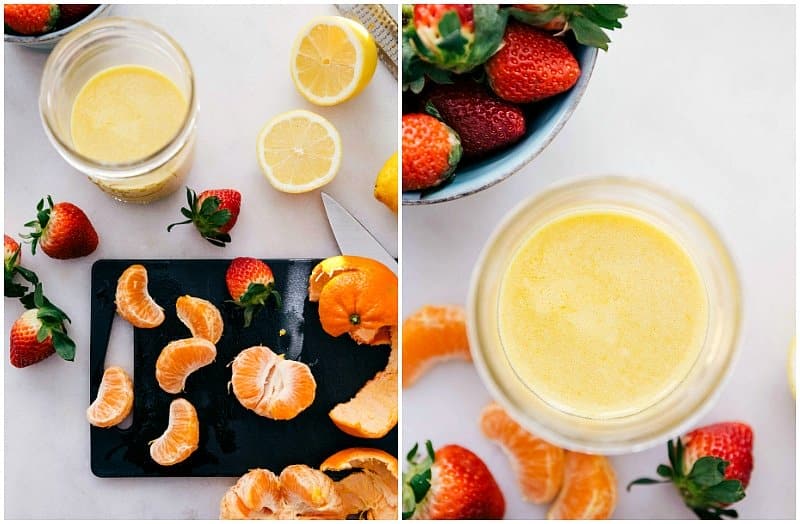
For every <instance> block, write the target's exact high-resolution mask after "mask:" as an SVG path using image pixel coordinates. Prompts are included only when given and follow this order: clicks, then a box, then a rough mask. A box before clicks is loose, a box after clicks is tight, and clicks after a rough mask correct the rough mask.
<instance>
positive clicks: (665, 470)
mask: <svg viewBox="0 0 800 524" xmlns="http://www.w3.org/2000/svg"><path fill="white" fill-rule="evenodd" d="M656 473H658V474H659V475H661V476H662V477H664V478H668V479H671V478H672V477H673V472H672V468H671V467H669V466H667V465H665V464H660V465H659V466H658V467H657V468H656Z"/></svg>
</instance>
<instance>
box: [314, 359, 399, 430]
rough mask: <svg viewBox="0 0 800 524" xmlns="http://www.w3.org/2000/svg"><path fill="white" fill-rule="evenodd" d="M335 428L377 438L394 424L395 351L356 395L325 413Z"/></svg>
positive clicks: (395, 419)
mask: <svg viewBox="0 0 800 524" xmlns="http://www.w3.org/2000/svg"><path fill="white" fill-rule="evenodd" d="M328 416H329V417H330V418H331V420H332V421H333V423H334V424H336V427H338V428H339V429H341V430H342V431H344V432H345V433H347V434H348V435H353V436H354V437H362V438H381V437H383V436H385V435H386V434H387V433H389V431H391V430H392V428H393V427H395V426H396V425H397V349H396V347H395V348H392V352H391V353H390V354H389V362H388V364H387V366H386V369H384V370H383V371H379V372H378V373H377V374H376V375H375V377H373V378H372V379H371V380H369V381H368V382H367V383H366V384H364V386H363V387H362V388H361V389H360V390H358V392H357V393H356V395H355V396H354V397H353V398H352V399H350V400H348V401H347V402H343V403H341V404H337V405H336V406H335V407H334V408H333V409H332V410H331V411H330V413H328Z"/></svg>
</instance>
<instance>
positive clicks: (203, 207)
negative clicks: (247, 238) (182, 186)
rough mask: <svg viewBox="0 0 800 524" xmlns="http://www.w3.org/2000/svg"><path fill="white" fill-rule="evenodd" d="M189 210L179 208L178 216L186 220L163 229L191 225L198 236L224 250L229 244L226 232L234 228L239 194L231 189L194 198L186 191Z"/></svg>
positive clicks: (237, 214) (194, 196) (240, 195)
mask: <svg viewBox="0 0 800 524" xmlns="http://www.w3.org/2000/svg"><path fill="white" fill-rule="evenodd" d="M186 199H187V200H188V202H189V207H188V208H186V207H182V208H181V213H182V214H183V216H185V217H186V218H188V220H184V221H183V222H176V223H174V224H170V225H169V226H168V227H167V231H172V228H173V227H175V226H178V225H181V224H194V225H195V227H196V228H197V231H199V232H200V236H202V237H203V238H205V239H206V240H208V241H209V242H211V243H212V244H214V245H215V246H217V247H225V244H226V243H228V242H230V241H231V237H230V235H229V234H228V232H229V231H230V230H231V229H232V228H233V226H235V225H236V220H237V219H238V218H239V208H240V206H241V204H242V194H241V193H239V192H238V191H236V190H234V189H207V190H205V191H203V192H202V193H200V196H199V197H198V196H197V194H196V193H195V192H194V191H193V190H191V189H189V188H188V187H187V188H186Z"/></svg>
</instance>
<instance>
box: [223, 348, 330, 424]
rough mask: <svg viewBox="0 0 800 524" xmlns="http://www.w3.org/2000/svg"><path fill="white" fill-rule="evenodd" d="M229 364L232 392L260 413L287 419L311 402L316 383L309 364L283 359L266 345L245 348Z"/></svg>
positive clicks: (264, 415)
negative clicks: (230, 367)
mask: <svg viewBox="0 0 800 524" xmlns="http://www.w3.org/2000/svg"><path fill="white" fill-rule="evenodd" d="M232 368H233V370H232V377H231V385H232V386H233V393H234V395H236V398H237V399H238V400H239V402H240V403H241V404H242V406H244V407H246V408H247V409H249V410H251V411H254V412H255V413H257V414H259V415H261V416H262V417H267V418H271V419H275V420H289V419H292V418H294V417H296V416H297V415H298V414H299V413H300V412H301V411H303V410H304V409H306V408H307V407H308V406H310V405H311V404H312V402H314V397H315V395H316V391H317V383H316V381H315V380H314V375H312V374H311V370H310V369H309V367H308V366H307V365H306V364H303V363H302V362H297V361H294V360H286V359H284V357H283V355H276V354H275V353H273V352H272V350H271V349H269V348H268V347H266V346H253V347H251V348H247V349H245V350H244V351H242V352H241V353H239V355H237V356H236V358H235V359H234V361H233V366H232Z"/></svg>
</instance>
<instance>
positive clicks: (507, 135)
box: [424, 82, 525, 158]
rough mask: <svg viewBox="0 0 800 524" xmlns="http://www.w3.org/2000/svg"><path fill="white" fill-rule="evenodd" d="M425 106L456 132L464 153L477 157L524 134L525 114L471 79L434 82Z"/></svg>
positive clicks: (509, 143) (516, 139) (501, 146)
mask: <svg viewBox="0 0 800 524" xmlns="http://www.w3.org/2000/svg"><path fill="white" fill-rule="evenodd" d="M424 100H425V102H426V103H425V109H426V110H427V111H428V112H429V113H431V114H432V115H433V116H436V117H438V118H441V119H442V120H443V121H444V122H445V123H446V124H447V125H449V126H450V127H452V128H453V129H454V130H455V131H456V133H458V136H459V138H460V139H461V147H462V148H463V149H464V156H465V157H471V158H476V157H480V156H482V155H485V154H486V153H489V152H491V151H495V150H497V149H501V148H503V147H507V146H509V145H511V144H513V143H515V142H517V141H518V140H519V139H520V138H522V136H523V135H524V134H525V115H524V114H523V113H522V110H521V109H520V108H518V107H517V106H515V105H513V104H510V103H509V102H506V101H504V100H500V99H499V98H497V97H496V96H494V94H492V93H490V92H489V91H488V90H487V89H485V88H484V87H483V86H481V85H479V84H476V83H473V82H460V83H457V84H449V85H447V84H445V85H437V86H435V87H434V88H433V89H431V91H430V93H429V94H428V95H427V96H426V97H425V98H424Z"/></svg>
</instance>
